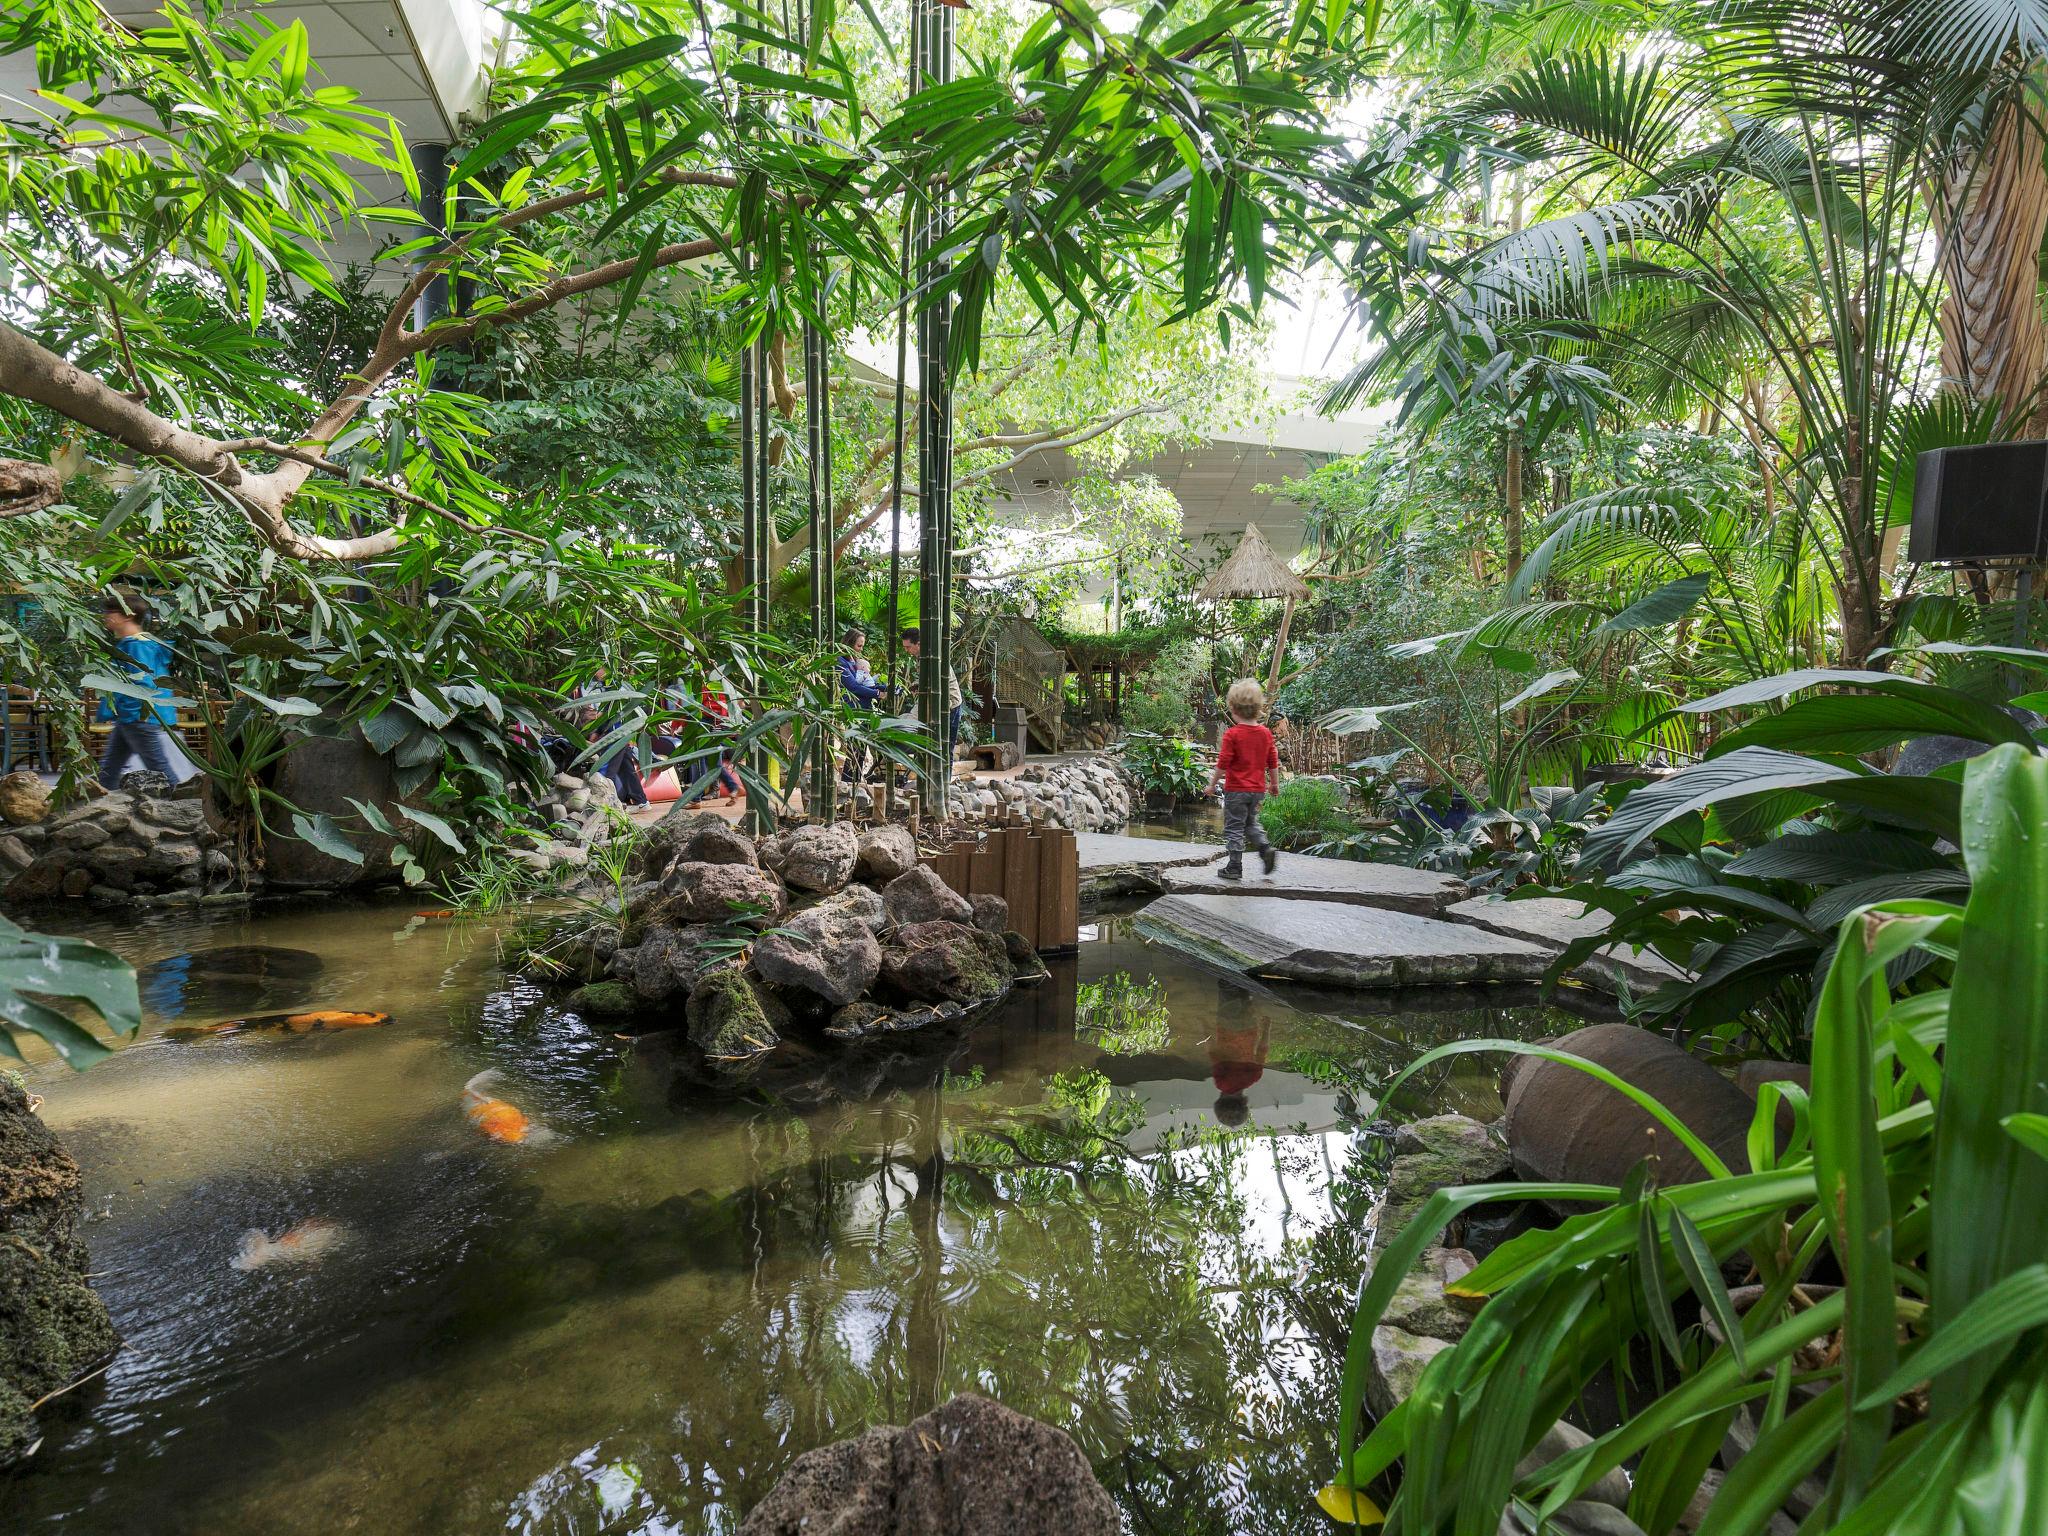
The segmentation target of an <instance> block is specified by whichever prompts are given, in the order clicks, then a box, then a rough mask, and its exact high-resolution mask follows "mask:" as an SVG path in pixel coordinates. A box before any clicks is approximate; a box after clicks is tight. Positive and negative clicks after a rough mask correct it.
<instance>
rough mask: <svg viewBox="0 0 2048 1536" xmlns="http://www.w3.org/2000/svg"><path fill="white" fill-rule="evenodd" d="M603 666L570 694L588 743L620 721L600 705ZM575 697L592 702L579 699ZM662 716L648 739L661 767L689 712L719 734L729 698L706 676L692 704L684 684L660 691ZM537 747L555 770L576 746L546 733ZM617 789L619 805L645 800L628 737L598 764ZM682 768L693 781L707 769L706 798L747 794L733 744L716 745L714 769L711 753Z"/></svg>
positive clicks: (728, 800) (728, 717)
mask: <svg viewBox="0 0 2048 1536" xmlns="http://www.w3.org/2000/svg"><path fill="white" fill-rule="evenodd" d="M605 684H606V678H605V670H604V668H602V667H599V668H598V669H597V670H596V671H594V672H592V673H591V675H590V681H589V682H587V683H584V684H582V685H580V686H579V687H577V688H576V689H575V691H574V692H573V693H571V694H570V700H571V703H570V707H569V717H570V718H571V719H572V720H574V721H575V722H576V723H577V724H578V725H580V726H582V727H583V729H584V730H585V731H586V732H587V733H588V735H589V738H590V739H591V740H592V741H602V740H604V739H605V738H606V737H607V736H610V735H612V734H614V733H615V732H617V731H618V730H619V729H620V728H621V726H622V725H623V723H624V722H623V721H620V720H617V719H613V718H611V717H609V716H608V715H607V714H606V712H605V708H604V702H603V700H602V695H603V693H604V692H605ZM579 700H591V701H592V702H588V703H580V702H576V701H579ZM659 701H660V704H661V707H662V712H663V714H664V715H665V716H666V717H667V718H665V719H664V720H663V721H662V722H661V723H660V724H658V725H657V726H656V727H655V729H654V732H653V736H652V738H651V740H652V744H653V747H654V751H655V754H656V757H657V760H658V761H659V762H660V763H661V764H662V765H663V766H666V765H667V764H669V763H671V762H673V761H674V760H675V759H676V756H677V754H678V753H679V752H680V751H681V750H682V745H683V737H684V734H685V731H686V728H687V723H688V720H689V717H690V715H691V714H692V713H693V712H694V713H695V715H696V716H697V719H698V721H699V723H700V724H701V725H703V726H704V727H705V728H707V729H708V730H709V731H710V732H711V733H712V734H713V735H722V734H723V733H724V732H725V731H726V730H727V729H729V727H730V725H731V722H732V701H731V700H730V698H729V697H728V696H727V694H726V691H725V689H724V688H723V687H722V686H720V684H719V683H718V682H717V681H715V680H707V681H706V682H705V683H704V685H703V686H702V687H701V688H700V689H698V690H697V696H696V700H695V702H694V704H693V703H692V702H691V699H690V693H689V690H688V688H687V687H686V686H685V685H684V684H682V683H680V682H679V683H676V684H674V685H673V686H671V687H669V688H666V689H664V690H663V691H662V693H661V695H660V700H659ZM541 745H542V746H543V747H544V748H545V749H546V750H547V753H548V756H549V757H550V759H552V760H553V762H554V764H555V767H556V768H557V769H558V770H559V769H561V768H564V767H566V766H567V765H568V763H569V762H571V761H573V760H574V758H575V756H576V747H575V744H574V743H572V742H571V741H570V740H569V739H568V738H567V737H565V736H550V737H548V738H547V739H546V740H544V741H543V742H542V743H541ZM597 771H598V772H599V773H600V774H602V775H603V776H604V777H605V778H606V779H608V780H609V781H610V782H611V786H612V788H613V789H615V790H617V791H618V795H619V803H620V804H621V805H626V806H636V805H645V804H647V799H648V796H647V779H646V776H645V775H644V774H643V772H642V766H641V763H640V753H639V749H638V747H637V746H636V745H635V744H634V743H633V742H632V741H630V740H628V741H624V742H621V743H619V745H618V749H617V750H616V751H615V752H613V753H612V754H611V755H610V756H609V757H607V758H605V760H604V761H603V762H602V763H600V764H599V765H598V770H597ZM682 771H684V772H687V773H689V774H690V775H691V779H692V780H694V779H695V778H696V777H697V776H699V775H702V774H704V773H706V772H710V773H712V774H713V775H714V777H713V778H712V782H711V787H710V789H709V790H708V791H707V792H706V795H705V798H706V799H710V800H719V801H722V803H724V804H726V805H731V804H733V803H734V802H736V801H737V800H738V799H739V798H740V797H741V796H742V795H744V794H745V793H746V789H745V787H744V786H743V785H742V784H741V783H740V780H739V775H738V773H737V772H735V770H734V765H733V753H732V748H731V747H729V746H724V745H721V746H719V747H718V748H717V759H716V766H715V768H714V767H713V765H712V761H711V755H710V753H709V752H706V753H704V754H703V755H702V756H701V757H700V758H699V759H698V760H697V762H696V763H695V764H694V765H692V764H683V765H682Z"/></svg>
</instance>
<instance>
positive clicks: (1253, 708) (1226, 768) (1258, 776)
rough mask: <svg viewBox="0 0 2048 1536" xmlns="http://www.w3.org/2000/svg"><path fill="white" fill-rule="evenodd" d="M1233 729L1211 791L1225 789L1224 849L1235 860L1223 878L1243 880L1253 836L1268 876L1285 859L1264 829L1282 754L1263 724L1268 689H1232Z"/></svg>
mask: <svg viewBox="0 0 2048 1536" xmlns="http://www.w3.org/2000/svg"><path fill="white" fill-rule="evenodd" d="M1228 701H1229V704H1230V718H1231V720H1232V722H1233V724H1232V725H1231V727H1230V729H1229V730H1227V731H1225V732H1224V733H1223V744H1222V745H1221V746H1220V747H1218V748H1217V749H1216V771H1215V772H1214V773H1212V774H1210V775H1209V793H1210V794H1212V795H1213V794H1215V793H1216V786H1217V784H1218V783H1219V782H1220V783H1221V784H1222V786H1223V846H1224V847H1225V848H1226V849H1228V850H1229V852H1230V857H1229V858H1227V859H1225V860H1224V861H1223V867H1222V868H1221V869H1219V870H1217V871H1216V875H1217V878H1218V879H1222V880H1242V879H1243V878H1244V845H1245V840H1246V839H1247V838H1249V839H1250V840H1251V844H1252V846H1253V847H1254V848H1256V849H1258V850H1259V860H1260V862H1261V863H1262V864H1264V865H1265V869H1266V873H1267V874H1269V875H1270V874H1271V873H1273V866H1274V865H1275V864H1277V863H1278V862H1279V861H1280V859H1279V855H1278V854H1276V853H1275V852H1274V851H1273V845H1272V844H1271V843H1270V842H1268V841H1267V840H1266V829H1265V828H1264V827H1262V826H1260V825H1259V802H1260V801H1262V800H1264V799H1265V798H1266V796H1267V795H1269V794H1271V793H1272V792H1273V791H1275V790H1277V789H1278V788H1279V787H1280V754H1279V752H1277V751H1276V750H1275V749H1274V747H1273V733H1272V732H1271V731H1269V730H1267V729H1266V728H1265V727H1264V726H1263V725H1261V724H1259V716H1260V715H1262V714H1264V713H1265V712H1266V694H1265V690H1264V689H1262V688H1260V687H1259V685H1258V684H1257V683H1255V682H1253V681H1252V679H1250V678H1248V677H1241V678H1239V679H1238V680H1237V681H1236V682H1234V683H1232V684H1231V685H1230V693H1229V696H1228Z"/></svg>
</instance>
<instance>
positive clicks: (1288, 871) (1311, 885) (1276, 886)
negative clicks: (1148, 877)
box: [1161, 853, 1471, 917]
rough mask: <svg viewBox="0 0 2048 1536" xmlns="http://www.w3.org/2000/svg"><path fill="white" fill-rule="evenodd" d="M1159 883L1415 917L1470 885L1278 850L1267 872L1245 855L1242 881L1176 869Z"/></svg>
mask: <svg viewBox="0 0 2048 1536" xmlns="http://www.w3.org/2000/svg"><path fill="white" fill-rule="evenodd" d="M1161 883H1162V884H1163V885H1164V886H1165V887H1166V893H1167V894H1168V895H1170V896H1278V897H1283V898H1285V899H1287V900H1290V901H1334V902H1338V903H1340V904H1342V905H1345V906H1354V907H1384V908H1386V909H1387V910H1388V911H1390V912H1413V913H1415V914H1416V915H1417V916H1420V917H1436V916H1438V915H1439V914H1440V913H1442V911H1443V910H1444V908H1445V907H1447V906H1449V905H1450V904H1451V903H1452V902H1454V901H1461V900H1463V899H1464V898H1465V897H1466V896H1467V895H1469V894H1470V889H1471V888H1470V887H1469V886H1467V885H1466V884H1465V882H1464V881H1462V880H1460V879H1458V878H1457V877H1456V876H1455V875H1437V874H1431V873H1430V872H1429V871H1427V870H1422V869H1409V868H1407V867H1406V866H1405V865H1401V864H1369V863H1366V862H1364V861H1362V860H1359V859H1315V858H1310V857H1309V856H1308V855H1307V854H1301V853H1283V854H1281V855H1280V862H1279V864H1278V865H1277V866H1276V867H1275V869H1274V871H1273V873H1272V874H1270V875H1269V874H1266V873H1264V872H1263V871H1262V870H1261V869H1260V867H1259V859H1258V855H1257V854H1252V853H1248V854H1246V855H1245V857H1244V879H1243V880H1241V881H1229V880H1219V879H1217V878H1216V871H1215V870H1213V869H1190V868H1185V867H1176V868H1171V869H1168V870H1166V871H1164V873H1163V876H1162V880H1161Z"/></svg>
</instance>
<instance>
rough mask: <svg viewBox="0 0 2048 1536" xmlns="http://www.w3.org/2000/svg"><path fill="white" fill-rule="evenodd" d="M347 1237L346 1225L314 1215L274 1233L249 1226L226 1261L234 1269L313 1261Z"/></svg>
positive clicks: (338, 1245) (315, 1261) (328, 1252)
mask: <svg viewBox="0 0 2048 1536" xmlns="http://www.w3.org/2000/svg"><path fill="white" fill-rule="evenodd" d="M347 1241H348V1228H346V1227H344V1226H341V1225H340V1224H339V1223H336V1222H332V1221H327V1220H325V1219H324V1218H321V1217H318V1216H316V1217H314V1218H313V1219H312V1220H310V1221H302V1222H300V1223H299V1224H298V1225H297V1226H295V1227H287V1228H286V1229H285V1230H284V1231H283V1232H281V1233H279V1234H278V1235H277V1236H276V1237H272V1236H270V1235H269V1234H268V1233H266V1232H264V1231H262V1230H261V1229H260V1228H257V1227H251V1228H250V1229H249V1230H248V1231H247V1232H244V1233H243V1234H242V1246H241V1248H240V1249H239V1250H237V1252H236V1254H235V1256H234V1257H233V1258H232V1259H230V1260H228V1263H229V1264H230V1265H231V1266H232V1267H233V1268H235V1269H241V1270H250V1269H261V1268H263V1267H264V1266H265V1265H266V1264H313V1263H317V1262H318V1261H319V1260H321V1259H323V1258H325V1257H326V1256H327V1255H328V1254H330V1253H332V1252H333V1251H334V1250H335V1249H336V1248H339V1247H340V1246H341V1245H342V1244H343V1243H346V1242H347Z"/></svg>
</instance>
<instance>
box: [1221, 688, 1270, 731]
mask: <svg viewBox="0 0 2048 1536" xmlns="http://www.w3.org/2000/svg"><path fill="white" fill-rule="evenodd" d="M1225 699H1226V701H1227V702H1228V703H1229V705H1230V713H1231V714H1232V715H1233V716H1234V717H1235V718H1237V719H1239V720H1242V721H1245V722H1246V723H1250V722H1251V721H1254V720H1256V719H1258V718H1259V716H1261V715H1263V714H1264V713H1265V712H1266V690H1265V689H1263V688H1261V687H1260V686H1259V685H1258V683H1257V681H1256V680H1254V679H1252V678H1249V677H1240V678H1239V679H1238V680H1237V681H1236V682H1234V683H1232V684H1231V685H1230V692H1229V693H1228V694H1227V695H1225Z"/></svg>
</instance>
